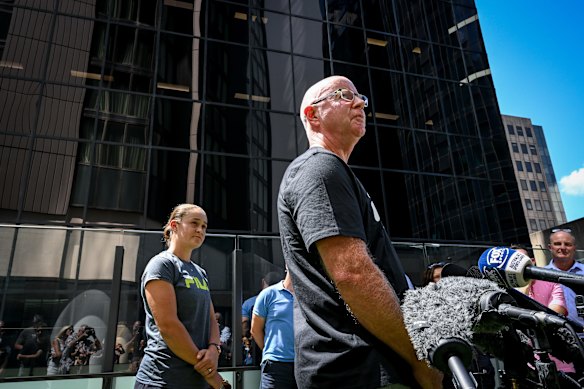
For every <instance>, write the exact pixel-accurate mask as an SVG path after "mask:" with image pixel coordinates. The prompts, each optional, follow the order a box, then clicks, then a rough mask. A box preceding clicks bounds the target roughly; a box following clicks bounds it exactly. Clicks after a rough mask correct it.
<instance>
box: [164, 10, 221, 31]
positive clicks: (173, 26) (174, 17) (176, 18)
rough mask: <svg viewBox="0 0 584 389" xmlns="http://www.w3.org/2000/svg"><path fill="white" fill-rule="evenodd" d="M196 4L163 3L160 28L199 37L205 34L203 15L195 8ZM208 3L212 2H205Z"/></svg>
mask: <svg viewBox="0 0 584 389" xmlns="http://www.w3.org/2000/svg"><path fill="white" fill-rule="evenodd" d="M196 3H198V2H186V1H180V2H176V3H172V2H168V3H167V2H164V3H163V5H162V17H161V22H160V28H161V29H162V30H166V31H172V32H178V33H181V34H185V35H191V36H198V37H200V36H201V35H202V34H204V32H205V31H204V18H205V13H204V12H201V10H200V9H196V8H195V5H196ZM209 3H214V2H207V3H206V4H209Z"/></svg>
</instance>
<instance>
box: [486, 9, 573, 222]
mask: <svg viewBox="0 0 584 389" xmlns="http://www.w3.org/2000/svg"><path fill="white" fill-rule="evenodd" d="M475 3H476V7H477V10H478V15H479V22H480V25H481V30H482V33H483V39H484V42H485V47H486V50H487V56H488V59H489V65H490V68H491V73H492V76H493V82H494V83H495V89H496V93H497V100H498V101H499V109H500V110H501V113H502V114H504V115H511V116H520V117H526V118H530V119H531V122H532V123H533V124H535V125H540V126H542V127H543V130H544V133H545V138H546V142H547V145H548V149H549V152H550V156H551V159H552V164H553V166H554V171H555V175H556V179H557V181H558V185H559V188H560V194H561V197H562V202H563V204H564V209H565V211H566V218H567V220H568V222H570V221H572V220H576V219H579V218H582V217H584V1H582V0H560V1H548V0H546V1H544V0H475Z"/></svg>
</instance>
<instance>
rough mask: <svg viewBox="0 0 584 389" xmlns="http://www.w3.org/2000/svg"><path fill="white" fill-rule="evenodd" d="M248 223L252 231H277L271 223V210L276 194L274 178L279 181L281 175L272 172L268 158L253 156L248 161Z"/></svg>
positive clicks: (274, 203) (272, 209)
mask: <svg viewBox="0 0 584 389" xmlns="http://www.w3.org/2000/svg"><path fill="white" fill-rule="evenodd" d="M250 167H251V171H250V177H249V178H250V215H249V216H250V224H251V230H252V232H260V231H261V232H264V233H265V232H270V231H277V230H278V225H277V224H276V225H273V224H272V222H273V219H272V212H273V211H274V210H276V212H277V208H276V204H277V198H278V194H277V193H275V195H276V196H275V197H274V193H273V189H274V186H275V185H274V183H273V182H272V181H273V180H274V179H276V180H278V183H279V182H280V181H281V178H282V177H281V176H279V177H274V175H273V174H272V162H271V161H270V160H269V159H264V158H254V159H252V160H251V161H250Z"/></svg>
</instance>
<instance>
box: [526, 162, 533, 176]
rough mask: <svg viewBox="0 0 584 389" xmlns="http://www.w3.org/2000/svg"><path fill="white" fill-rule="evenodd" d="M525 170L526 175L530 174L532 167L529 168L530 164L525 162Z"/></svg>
mask: <svg viewBox="0 0 584 389" xmlns="http://www.w3.org/2000/svg"><path fill="white" fill-rule="evenodd" d="M525 170H526V171H527V172H528V173H532V172H533V167H531V162H527V161H526V162H525Z"/></svg>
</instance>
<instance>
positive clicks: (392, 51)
mask: <svg viewBox="0 0 584 389" xmlns="http://www.w3.org/2000/svg"><path fill="white" fill-rule="evenodd" d="M367 54H368V58H369V64H370V65H371V66H375V67H379V68H383V69H391V70H399V69H400V68H401V61H400V54H399V42H398V40H397V38H396V37H394V36H392V35H382V34H376V33H372V32H368V33H367Z"/></svg>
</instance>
